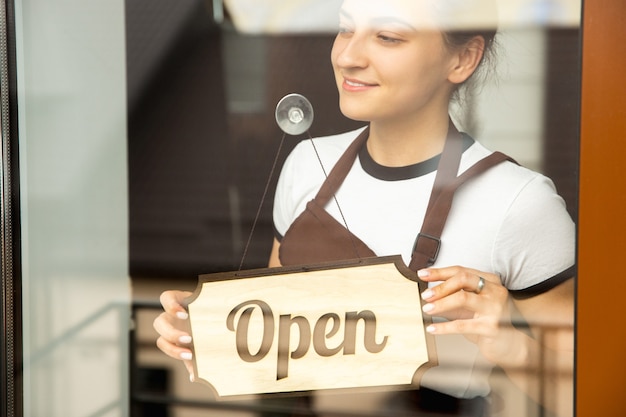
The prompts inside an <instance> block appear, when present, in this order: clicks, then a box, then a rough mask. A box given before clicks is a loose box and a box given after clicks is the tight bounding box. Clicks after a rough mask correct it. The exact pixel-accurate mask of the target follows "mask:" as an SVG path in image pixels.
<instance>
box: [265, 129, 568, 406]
mask: <svg viewBox="0 0 626 417" xmlns="http://www.w3.org/2000/svg"><path fill="white" fill-rule="evenodd" d="M361 131H362V129H359V130H357V131H353V132H348V133H344V134H340V135H335V136H329V137H323V138H316V139H313V142H314V144H315V147H313V144H312V143H311V141H310V140H306V141H303V142H301V143H299V144H298V145H297V146H296V147H295V149H294V150H293V151H292V153H291V154H290V155H289V157H288V158H287V160H286V161H285V164H284V166H283V170H282V172H281V176H280V178H279V181H278V186H277V190H276V196H275V202H274V227H275V229H276V232H277V234H278V236H279V238H280V237H281V236H284V234H285V233H286V232H287V229H288V228H289V226H290V225H291V223H292V222H293V221H294V220H295V219H296V218H297V217H298V216H299V215H300V213H301V212H302V211H303V210H304V208H305V206H306V203H307V202H308V201H310V200H311V199H313V198H314V197H315V195H316V194H317V191H318V189H319V188H320V186H321V184H322V183H323V182H324V180H325V178H326V177H325V175H326V174H325V173H328V172H330V170H331V169H332V167H333V166H334V164H335V163H336V162H337V160H338V159H339V157H340V156H341V155H342V154H343V152H344V151H345V149H346V148H347V147H348V145H349V144H350V143H351V142H352V141H353V140H354V139H355V138H356V137H357V136H358V134H359V133H360V132H361ZM466 139H467V137H466ZM316 152H317V154H316ZM490 153H491V152H490V151H489V150H487V149H486V148H484V147H483V146H482V145H480V144H479V143H477V142H473V143H470V144H469V147H468V148H467V149H466V150H465V151H464V152H463V156H462V158H461V164H460V168H459V173H461V172H463V171H465V170H466V169H467V168H469V167H470V166H472V165H473V164H474V163H476V162H477V161H479V160H480V159H482V158H484V157H485V156H487V155H489V154H490ZM318 155H319V159H318ZM320 160H321V163H322V164H323V169H322V166H320ZM437 161H438V157H435V158H433V159H432V160H428V161H425V162H422V163H420V164H416V165H413V166H409V167H401V168H391V167H384V166H381V165H378V164H376V163H375V162H374V161H373V160H372V159H371V158H370V157H369V155H368V154H367V151H366V148H365V147H364V149H363V150H362V151H361V152H360V154H359V156H358V157H357V159H356V161H355V163H354V165H353V166H352V169H351V170H350V172H349V173H348V175H347V177H346V179H345V180H344V182H343V184H342V185H341V187H340V188H339V190H338V191H337V194H336V201H337V202H338V204H339V206H340V210H339V209H338V208H337V204H336V202H335V201H334V200H331V201H330V202H329V203H328V205H327V207H326V210H327V211H328V212H329V213H330V214H331V215H332V216H333V217H335V218H336V219H337V220H338V221H339V222H340V223H341V224H344V219H345V223H347V227H348V229H349V230H350V231H351V232H352V233H353V234H354V235H356V236H357V237H358V238H359V239H361V240H362V241H363V242H364V243H365V244H366V245H368V246H369V247H370V248H371V249H372V250H373V251H374V252H375V253H376V254H377V255H378V256H385V255H397V254H400V255H402V257H403V259H404V262H405V263H406V264H407V265H408V263H409V262H410V258H411V252H412V249H413V244H414V242H415V238H416V236H417V234H418V233H419V231H420V228H421V225H422V221H423V218H424V214H425V212H426V207H427V205H428V200H429V197H430V192H431V189H432V186H433V182H434V179H435V174H436V172H435V170H436V167H437ZM574 261H575V227H574V223H573V222H572V220H571V218H570V216H569V214H568V213H567V211H566V208H565V203H564V202H563V200H562V198H561V197H560V196H558V195H557V194H556V191H555V187H554V185H553V183H552V181H551V180H550V179H548V178H547V177H545V176H543V175H541V174H538V173H536V172H533V171H531V170H528V169H526V168H523V167H520V166H518V165H516V164H514V163H511V162H504V163H501V164H499V165H497V166H495V167H493V168H491V169H490V170H488V171H487V172H485V173H484V174H481V175H480V176H478V177H475V178H473V179H471V180H469V181H468V182H467V183H466V184H464V185H463V186H462V187H461V188H459V189H458V190H457V192H456V194H455V196H454V202H453V204H452V209H451V210H450V213H449V215H448V219H447V221H446V225H445V227H444V230H443V234H442V236H441V249H440V252H439V256H438V258H437V261H436V263H435V264H434V265H433V267H444V266H451V265H462V266H465V267H469V268H475V269H478V270H481V271H486V272H492V273H495V274H498V275H499V276H500V277H501V281H502V284H503V285H504V286H505V287H507V288H508V289H509V290H511V291H512V292H513V293H514V294H518V295H524V294H525V293H527V294H528V295H532V294H533V293H536V292H541V291H544V290H547V289H549V288H551V287H552V286H554V285H556V284H557V283H559V282H561V281H562V279H563V278H564V277H563V276H561V275H562V273H563V272H564V271H567V270H568V269H570V268H571V267H572V266H573V265H574ZM570 276H571V275H570ZM567 278H569V277H567ZM436 342H437V355H438V360H439V366H438V367H435V368H432V369H430V370H428V371H427V372H426V374H425V375H424V377H423V378H422V384H423V385H424V386H427V387H429V388H432V389H436V390H438V391H441V392H445V393H447V394H450V395H454V396H456V397H473V396H476V395H486V394H487V393H488V392H489V385H488V382H487V376H488V374H489V372H490V370H491V365H490V364H488V363H487V362H486V361H485V360H484V358H482V356H481V355H480V353H479V351H478V349H477V347H476V346H475V345H474V344H472V343H471V342H469V341H468V340H467V339H466V338H465V337H464V336H460V335H458V336H454V335H453V336H440V337H437V340H436Z"/></svg>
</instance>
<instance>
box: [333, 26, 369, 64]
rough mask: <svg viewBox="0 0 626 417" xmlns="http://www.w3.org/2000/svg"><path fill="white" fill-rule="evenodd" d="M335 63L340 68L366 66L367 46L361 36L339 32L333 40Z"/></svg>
mask: <svg viewBox="0 0 626 417" xmlns="http://www.w3.org/2000/svg"><path fill="white" fill-rule="evenodd" d="M334 48H335V49H336V51H335V57H336V58H335V63H336V64H337V66H339V67H341V68H353V67H360V68H363V67H366V66H367V47H366V42H365V39H364V37H363V36H361V35H358V34H356V33H350V34H339V35H338V36H337V40H336V41H335V46H334Z"/></svg>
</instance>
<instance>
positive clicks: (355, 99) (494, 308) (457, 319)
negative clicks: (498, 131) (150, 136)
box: [155, 0, 574, 415]
mask: <svg viewBox="0 0 626 417" xmlns="http://www.w3.org/2000/svg"><path fill="white" fill-rule="evenodd" d="M468 3H473V2H454V1H445V0H421V1H417V0H346V1H344V3H343V6H342V9H341V12H340V31H339V34H338V35H337V37H336V40H335V43H334V45H333V49H332V53H331V61H332V65H333V69H334V73H335V78H336V82H337V88H338V91H339V98H340V108H341V111H342V113H343V114H344V115H345V116H347V117H349V118H351V119H354V120H360V121H364V122H367V124H368V126H367V128H365V129H361V130H359V131H356V132H349V133H345V134H342V135H337V136H333V137H328V138H318V139H315V140H314V141H313V145H314V146H311V143H310V142H308V141H307V142H303V143H301V144H299V145H298V146H297V147H296V148H295V149H294V151H293V152H292V154H291V155H290V156H289V158H288V160H287V161H286V163H285V166H284V167H283V171H282V174H281V177H280V180H279V184H278V188H277V192H276V199H275V206H274V223H275V228H276V232H277V233H276V236H277V237H276V239H275V240H274V245H273V249H272V252H271V255H270V261H269V266H271V267H274V266H281V265H287V264H298V263H313V262H318V261H325V260H333V259H342V258H354V257H362V256H372V255H374V254H375V255H379V256H383V255H395V254H401V255H402V256H403V259H404V260H405V262H406V263H407V265H410V266H411V267H413V268H414V269H419V270H418V271H417V273H418V276H419V277H420V278H421V279H422V280H424V281H427V282H428V283H429V289H428V290H427V291H425V292H424V293H423V294H422V298H423V299H424V300H425V301H426V302H427V303H426V304H425V306H424V311H425V312H427V313H428V314H430V315H432V316H434V317H435V321H434V323H433V325H431V326H429V327H428V329H427V331H429V332H430V333H432V334H433V335H435V336H436V338H437V350H438V352H437V355H438V360H439V366H438V367H435V368H432V369H430V370H428V371H427V372H426V373H425V374H424V376H423V378H422V381H421V383H422V386H423V388H422V389H421V390H419V391H416V392H414V393H411V394H405V395H399V396H398V397H397V398H395V399H394V401H396V402H397V403H399V402H408V403H409V404H408V405H407V406H406V407H405V408H408V409H412V410H417V411H415V413H417V414H415V415H419V410H420V409H423V410H426V411H428V412H431V411H437V412H439V411H442V410H448V411H450V412H451V413H455V412H458V413H460V414H463V415H465V414H467V413H468V412H471V413H474V414H473V415H484V414H485V409H486V408H488V407H487V405H486V403H485V402H484V401H482V399H483V398H485V397H486V396H487V395H488V394H489V391H490V387H489V382H488V376H489V372H490V370H491V368H492V367H493V366H495V365H497V366H499V367H501V368H502V369H504V370H505V372H507V374H508V375H509V376H510V378H511V380H512V381H516V382H519V386H520V388H522V389H523V390H524V391H526V392H527V394H528V395H529V396H530V397H531V398H534V399H535V400H537V401H539V402H541V403H543V405H545V406H546V407H548V408H550V409H552V410H554V411H556V412H559V413H562V414H563V415H567V414H571V406H572V402H573V400H572V394H571V391H572V389H573V387H572V384H571V383H569V384H567V383H566V384H563V383H560V384H556V383H555V384H550V383H549V384H548V385H549V386H552V387H554V391H555V392H551V393H550V395H546V393H545V392H544V391H543V390H541V389H537V387H536V386H535V385H534V384H532V382H529V379H528V374H527V373H525V372H520V371H523V370H525V369H530V368H532V367H534V366H538V365H539V364H540V363H542V362H545V361H546V360H548V361H550V360H551V359H552V358H556V357H557V356H558V357H559V360H560V361H562V362H563V363H565V364H567V366H571V364H572V362H573V338H572V332H571V331H565V332H557V333H553V334H551V335H549V337H541V338H539V337H536V336H537V335H539V334H543V333H542V331H541V327H542V325H546V324H547V323H548V324H549V325H551V326H552V325H558V326H560V327H564V328H566V329H571V328H572V326H573V316H574V314H573V279H571V278H572V277H573V271H574V269H573V266H574V225H573V222H572V221H571V219H570V218H569V216H568V214H567V212H566V211H565V207H564V204H563V202H562V200H561V199H560V198H559V197H558V196H557V195H556V193H555V191H554V187H553V185H552V183H551V181H550V180H548V179H547V178H545V177H543V176H541V175H539V174H537V173H534V172H531V171H529V170H527V169H524V168H522V167H519V166H517V165H516V164H514V163H513V162H503V163H501V164H498V165H497V166H495V167H493V168H490V169H489V170H488V171H487V172H485V173H483V174H481V175H479V176H477V177H475V178H472V179H471V180H469V181H468V182H467V183H466V184H465V185H464V186H462V187H461V188H459V189H458V190H457V191H456V193H455V194H454V204H453V206H452V209H451V211H450V213H449V214H448V218H447V221H446V223H445V228H444V230H443V234H442V235H441V246H440V248H439V251H438V256H437V257H436V260H435V262H434V264H433V265H432V266H428V267H424V264H423V263H421V262H415V261H414V256H413V247H414V243H415V241H416V236H417V235H418V233H419V232H420V228H421V226H422V223H423V220H424V216H425V213H426V211H427V207H428V201H429V196H430V195H431V190H432V189H433V183H435V182H436V181H439V180H437V179H436V177H437V175H438V173H439V172H441V171H442V170H441V166H440V165H439V164H440V161H443V160H444V159H446V158H447V159H454V158H453V157H451V156H449V155H451V154H450V152H451V151H448V150H447V149H448V146H450V147H451V145H448V144H451V143H457V144H458V146H459V148H460V150H459V151H458V152H459V156H458V157H457V161H456V163H457V164H458V167H459V168H458V173H459V174H461V173H463V172H465V171H466V170H467V169H468V168H469V167H471V166H472V165H474V164H475V163H477V162H478V161H480V160H481V159H483V158H485V157H487V156H488V155H489V154H490V153H491V152H490V151H488V150H487V149H485V148H484V147H482V146H481V145H480V144H479V143H477V142H475V141H474V140H473V139H471V138H469V137H468V136H467V135H461V134H458V132H456V129H455V127H454V125H453V124H452V123H451V122H450V120H449V116H448V107H449V104H450V101H451V99H452V98H453V96H454V95H455V94H456V92H457V91H458V89H459V87H460V86H462V85H463V84H464V83H466V82H467V81H468V80H469V79H470V78H471V77H472V76H473V75H474V74H475V73H476V71H477V69H478V68H479V67H480V66H481V64H482V62H483V61H484V57H485V54H486V53H488V51H489V50H490V49H491V46H492V44H493V36H494V35H495V33H492V32H490V31H474V32H470V31H463V32H455V31H450V30H446V31H445V32H444V31H442V30H441V29H440V28H442V27H447V25H449V24H450V19H449V17H450V16H452V15H454V13H455V10H454V7H456V6H458V7H465V8H467V4H468ZM466 11H467V10H466ZM456 12H458V11H456ZM461 12H462V11H461ZM458 14H462V13H458ZM443 22H445V23H443ZM351 144H353V145H352V147H350V145H351ZM318 157H319V158H318ZM320 163H321V165H322V167H323V168H324V169H322V168H321V167H320ZM339 165H345V166H346V167H347V169H346V170H345V172H343V173H340V174H337V173H336V172H335V171H332V172H331V169H332V168H333V167H335V166H339ZM438 166H439V169H438ZM326 172H331V173H330V174H329V177H331V178H332V180H329V181H327V177H326ZM442 181H444V182H445V180H442ZM329 183H333V184H337V185H336V187H334V188H333V187H331V193H330V195H332V197H333V198H326V199H325V200H323V201H322V202H321V203H320V202H319V201H318V200H314V202H313V203H309V202H310V201H311V200H313V199H315V198H318V197H319V196H318V197H316V195H317V194H318V191H319V189H320V187H322V188H323V189H324V187H327V186H328V185H324V184H329ZM327 197H328V196H327ZM311 211H314V213H312V212H311ZM326 216H327V218H326ZM320 218H322V225H321V226H323V227H321V226H320V227H316V225H318V224H317V223H315V222H317V221H319V219H320ZM311 219H314V220H311ZM303 225H304V226H303ZM328 225H331V227H327V226H328ZM322 229H323V230H327V229H328V230H332V232H331V233H330V234H326V232H319V234H316V235H315V238H313V237H311V235H310V233H317V231H320V230H322ZM312 231H313V232H312ZM337 236H340V238H345V237H346V236H347V237H348V238H347V240H345V241H346V242H348V243H346V244H345V245H339V246H337V244H336V242H337V241H336V239H335V237H337ZM324 248H326V250H325V249H324ZM328 248H330V249H328ZM459 265H460V266H459ZM188 295H189V294H188V293H184V292H165V293H164V294H163V295H162V297H161V300H162V304H163V306H164V310H165V312H164V313H163V314H162V315H161V316H160V317H159V318H157V320H155V328H156V329H157V331H158V332H159V333H160V334H161V337H160V338H159V340H158V342H157V345H158V346H159V348H161V349H162V350H163V351H164V352H165V353H167V354H168V355H170V356H172V357H175V358H179V359H184V360H186V361H187V362H186V363H187V366H188V369H191V368H190V363H189V362H188V360H189V359H190V358H191V356H190V355H191V351H190V349H189V344H190V343H191V339H190V337H189V335H187V334H186V333H184V332H182V331H180V330H177V329H176V324H177V323H176V320H178V319H176V318H175V317H176V316H178V317H179V319H180V318H181V317H182V318H183V319H184V318H185V317H186V313H185V311H184V308H183V307H182V300H183V298H184V297H186V296H188ZM518 314H519V315H518ZM520 321H521V322H523V323H527V324H528V325H529V327H528V328H527V329H526V328H517V327H515V326H513V324H514V323H518V322H520ZM190 372H191V371H190ZM557 390H558V392H556V391H557ZM476 399H478V402H477V401H476ZM425 403H432V404H430V405H424V404H425ZM433 404H434V405H433ZM450 404H452V405H450ZM391 407H394V406H393V405H391Z"/></svg>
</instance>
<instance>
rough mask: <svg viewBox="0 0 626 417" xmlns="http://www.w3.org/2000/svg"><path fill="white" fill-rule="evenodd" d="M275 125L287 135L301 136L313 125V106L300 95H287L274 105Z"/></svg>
mask: <svg viewBox="0 0 626 417" xmlns="http://www.w3.org/2000/svg"><path fill="white" fill-rule="evenodd" d="M276 123H278V126H279V127H280V128H281V130H282V131H283V132H285V133H286V134H288V135H301V134H302V133H304V132H306V131H307V130H309V128H310V127H311V125H312V124H313V106H312V105H311V103H310V102H309V100H307V99H306V97H304V96H302V95H300V94H288V95H286V96H285V97H283V98H281V99H280V101H279V102H278V104H277V105H276Z"/></svg>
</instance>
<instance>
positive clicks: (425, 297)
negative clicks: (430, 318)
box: [422, 290, 435, 300]
mask: <svg viewBox="0 0 626 417" xmlns="http://www.w3.org/2000/svg"><path fill="white" fill-rule="evenodd" d="M433 295H435V293H434V292H433V290H426V291H424V292H423V293H422V300H428V299H429V298H432V297H433Z"/></svg>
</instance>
